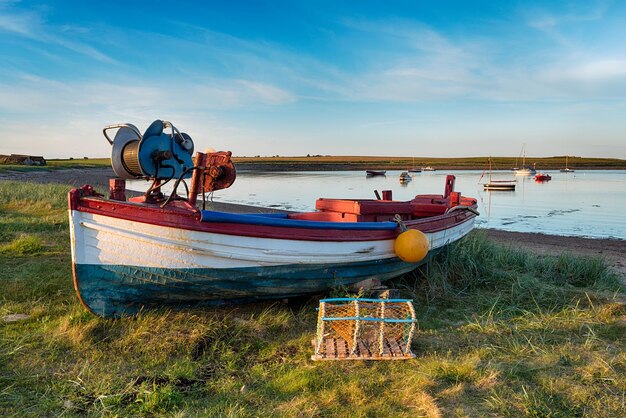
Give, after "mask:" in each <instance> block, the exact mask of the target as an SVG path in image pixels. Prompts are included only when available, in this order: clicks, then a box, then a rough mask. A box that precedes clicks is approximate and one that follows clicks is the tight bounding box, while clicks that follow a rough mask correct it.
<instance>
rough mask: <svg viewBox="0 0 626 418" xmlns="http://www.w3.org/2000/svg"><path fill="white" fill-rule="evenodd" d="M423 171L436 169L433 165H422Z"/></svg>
mask: <svg viewBox="0 0 626 418" xmlns="http://www.w3.org/2000/svg"><path fill="white" fill-rule="evenodd" d="M422 171H435V169H434V168H432V167H431V166H427V167H422Z"/></svg>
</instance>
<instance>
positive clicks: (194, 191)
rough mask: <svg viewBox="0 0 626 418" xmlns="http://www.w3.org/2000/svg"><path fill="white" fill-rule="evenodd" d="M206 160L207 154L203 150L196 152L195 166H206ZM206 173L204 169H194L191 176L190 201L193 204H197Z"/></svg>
mask: <svg viewBox="0 0 626 418" xmlns="http://www.w3.org/2000/svg"><path fill="white" fill-rule="evenodd" d="M205 162H206V154H205V153H203V152H196V158H195V160H194V166H195V167H204V164H205ZM203 174H204V170H198V169H196V170H194V171H193V174H192V176H191V189H190V190H189V203H190V204H191V205H192V206H196V202H197V201H198V193H199V190H200V186H201V183H202V176H203Z"/></svg>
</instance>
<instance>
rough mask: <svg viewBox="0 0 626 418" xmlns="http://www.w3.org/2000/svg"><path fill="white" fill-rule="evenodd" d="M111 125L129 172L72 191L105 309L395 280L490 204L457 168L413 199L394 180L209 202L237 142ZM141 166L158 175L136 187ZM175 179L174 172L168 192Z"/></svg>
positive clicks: (83, 253) (92, 297)
mask: <svg viewBox="0 0 626 418" xmlns="http://www.w3.org/2000/svg"><path fill="white" fill-rule="evenodd" d="M113 131H116V133H115V135H114V136H113V135H109V134H110V133H112V132H113ZM104 134H105V137H106V138H107V140H109V142H110V143H111V145H112V156H111V161H112V166H113V169H114V171H115V173H116V175H117V177H118V178H115V179H111V180H110V184H109V191H108V196H107V197H105V196H103V195H102V194H100V193H98V191H96V190H94V188H93V187H91V186H89V185H85V186H83V187H81V188H76V189H73V190H71V191H70V192H69V196H68V203H69V223H70V236H71V250H72V270H73V276H74V287H75V290H76V293H77V295H78V298H79V300H80V301H81V302H82V304H83V305H84V306H85V307H86V308H87V309H88V310H89V311H90V312H92V313H94V314H96V315H99V316H103V317H119V316H124V315H133V314H136V313H138V312H140V311H142V310H144V309H152V308H159V307H167V308H168V309H169V308H180V307H189V306H198V305H215V304H223V303H237V302H248V301H255V300H265V299H277V298H279V299H283V298H290V297H295V296H301V295H307V294H312V293H320V292H323V291H325V290H328V289H330V288H333V287H337V286H348V285H353V284H356V283H359V282H362V281H364V280H370V281H372V280H373V281H380V282H384V281H386V280H388V279H391V278H394V277H397V276H400V275H402V274H403V273H406V272H409V271H412V270H414V269H415V268H417V267H418V266H419V265H420V264H423V263H425V262H427V261H428V260H429V259H430V258H431V257H432V256H433V254H436V253H437V252H438V251H439V250H441V249H442V248H443V247H445V246H446V245H448V244H450V243H452V242H454V241H457V240H458V239H460V238H462V237H463V236H464V235H466V234H467V233H469V232H470V231H471V230H472V228H473V226H474V222H475V218H476V216H477V215H478V212H477V211H476V209H477V202H476V200H475V199H473V198H469V197H465V196H462V195H461V194H460V193H459V192H456V191H454V183H455V178H454V176H451V175H450V176H447V178H446V183H445V190H444V193H443V194H429V195H418V196H415V198H413V199H411V200H409V201H395V200H393V198H392V191H391V190H385V191H383V199H380V200H376V199H318V200H317V202H316V205H315V207H316V211H311V212H299V213H295V212H290V213H277V214H276V213H274V214H249V213H248V214H246V213H243V214H242V213H225V212H217V211H212V210H207V208H206V202H207V200H206V199H205V196H204V195H206V194H210V193H213V192H215V191H218V190H221V189H225V188H227V187H230V186H231V185H232V184H233V182H234V181H235V178H236V169H235V166H234V164H233V162H232V161H231V153H230V152H228V151H227V152H224V151H221V152H210V153H200V152H198V153H196V154H195V156H193V157H192V155H193V148H194V145H193V141H192V139H191V137H190V136H189V135H187V134H185V133H181V132H179V131H178V130H177V129H176V128H175V127H174V126H173V125H172V124H171V123H170V122H166V121H160V120H159V121H155V122H154V123H153V124H152V125H150V127H149V128H148V129H147V130H146V131H145V133H144V134H143V135H142V134H141V133H140V131H139V130H138V129H137V128H136V127H135V126H134V125H131V124H118V125H111V126H108V127H106V128H105V129H104ZM111 136H113V138H111ZM138 178H143V179H149V180H151V181H152V185H151V186H150V188H149V189H148V190H147V191H146V192H145V194H143V195H141V196H136V197H131V198H129V199H127V198H126V188H125V182H126V180H128V179H138ZM189 178H190V184H189V189H188V192H187V193H186V196H180V195H179V194H178V188H179V187H180V185H181V184H184V182H185V180H186V179H189ZM168 181H173V182H174V183H173V186H172V192H171V193H170V194H169V195H165V194H164V193H163V192H162V187H163V186H164V185H165V183H167V182H168ZM199 196H202V198H201V199H200V198H199Z"/></svg>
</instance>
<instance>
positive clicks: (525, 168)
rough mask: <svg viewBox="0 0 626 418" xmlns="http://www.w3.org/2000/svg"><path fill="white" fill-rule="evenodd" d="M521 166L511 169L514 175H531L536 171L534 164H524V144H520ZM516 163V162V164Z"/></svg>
mask: <svg viewBox="0 0 626 418" xmlns="http://www.w3.org/2000/svg"><path fill="white" fill-rule="evenodd" d="M521 155H522V167H521V168H519V167H516V168H514V169H513V171H515V175H517V176H531V175H533V174H535V173H536V172H537V170H536V169H535V166H534V164H533V165H532V166H530V165H526V144H524V145H522V151H521ZM516 165H517V164H516Z"/></svg>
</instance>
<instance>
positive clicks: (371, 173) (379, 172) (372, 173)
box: [365, 170, 387, 177]
mask: <svg viewBox="0 0 626 418" xmlns="http://www.w3.org/2000/svg"><path fill="white" fill-rule="evenodd" d="M365 174H366V175H367V176H368V177H374V176H384V175H385V174H387V172H386V171H385V170H366V171H365Z"/></svg>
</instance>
